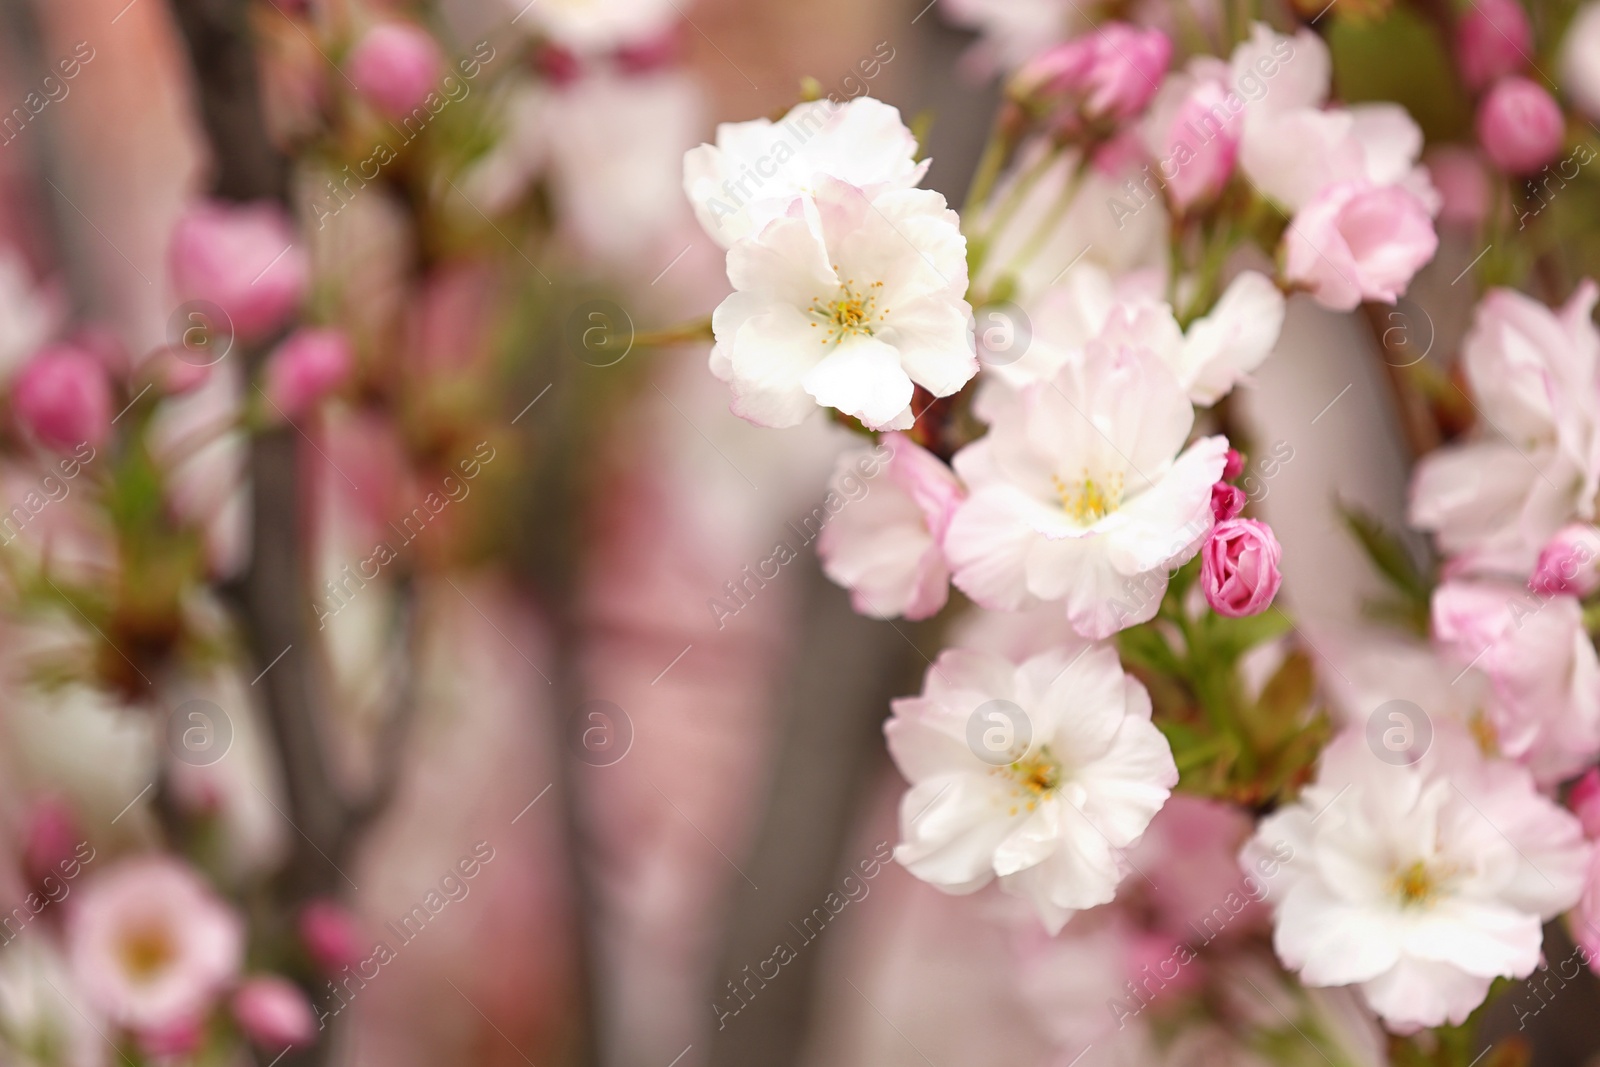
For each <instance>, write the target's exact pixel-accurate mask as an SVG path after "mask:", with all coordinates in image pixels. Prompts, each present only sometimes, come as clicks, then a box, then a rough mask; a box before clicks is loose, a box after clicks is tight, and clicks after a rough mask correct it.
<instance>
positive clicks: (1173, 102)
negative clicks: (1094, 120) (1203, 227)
mask: <svg viewBox="0 0 1600 1067" xmlns="http://www.w3.org/2000/svg"><path fill="white" fill-rule="evenodd" d="M1140 132H1141V134H1142V135H1143V138H1144V143H1145V147H1146V149H1148V150H1149V152H1150V154H1151V155H1152V156H1154V157H1155V158H1156V160H1157V161H1158V163H1159V165H1160V167H1161V177H1162V180H1163V181H1165V182H1166V193H1167V199H1168V200H1170V201H1171V203H1172V205H1173V207H1174V209H1175V210H1176V211H1179V212H1183V211H1186V210H1188V209H1189V208H1190V207H1192V206H1194V205H1196V204H1200V203H1205V202H1207V201H1209V200H1211V199H1212V198H1213V197H1215V196H1216V195H1217V194H1218V193H1219V192H1221V191H1222V187H1223V186H1224V185H1225V184H1227V181H1228V179H1229V178H1230V177H1231V176H1232V175H1233V171H1234V166H1235V165H1236V163H1237V162H1238V158H1239V139H1240V137H1241V136H1242V135H1243V132H1244V102H1243V100H1241V99H1240V97H1239V96H1238V94H1237V93H1234V92H1233V91H1232V90H1231V88H1230V85H1229V71H1228V65H1227V64H1226V63H1224V62H1223V61H1222V60H1220V59H1216V58H1214V57H1211V56H1197V57H1196V58H1194V59H1192V60H1190V62H1189V65H1188V67H1187V68H1186V69H1185V70H1183V71H1181V72H1178V73H1174V74H1172V75H1171V76H1169V77H1168V78H1167V80H1166V81H1165V82H1164V83H1163V84H1162V86H1161V90H1160V92H1158V93H1157V94H1156V98H1155V100H1154V101H1153V102H1152V103H1151V105H1150V113H1149V114H1148V115H1147V116H1146V117H1145V120H1144V122H1143V123H1142V124H1141V125H1140Z"/></svg>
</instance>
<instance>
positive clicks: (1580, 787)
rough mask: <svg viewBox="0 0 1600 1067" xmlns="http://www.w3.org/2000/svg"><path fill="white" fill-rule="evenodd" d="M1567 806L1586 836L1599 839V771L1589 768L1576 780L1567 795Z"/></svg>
mask: <svg viewBox="0 0 1600 1067" xmlns="http://www.w3.org/2000/svg"><path fill="white" fill-rule="evenodd" d="M1567 806H1568V807H1569V808H1571V809H1572V813H1573V814H1574V815H1576V816H1577V817H1578V821H1579V822H1581V823H1582V824H1583V832H1584V834H1585V835H1586V836H1588V837H1590V838H1600V770H1595V769H1593V768H1590V770H1589V773H1588V774H1585V775H1584V776H1583V777H1582V778H1579V779H1578V781H1577V783H1576V784H1575V785H1574V786H1573V787H1572V792H1571V793H1569V794H1568V795H1567Z"/></svg>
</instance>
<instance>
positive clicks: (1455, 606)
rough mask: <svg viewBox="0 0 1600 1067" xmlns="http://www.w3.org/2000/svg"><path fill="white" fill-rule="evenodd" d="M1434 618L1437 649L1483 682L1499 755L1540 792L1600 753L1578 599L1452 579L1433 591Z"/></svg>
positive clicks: (1596, 680) (1591, 664) (1598, 714)
mask: <svg viewBox="0 0 1600 1067" xmlns="http://www.w3.org/2000/svg"><path fill="white" fill-rule="evenodd" d="M1432 618H1433V638H1434V641H1435V642H1436V643H1437V645H1438V646H1439V647H1440V649H1441V650H1442V651H1443V652H1445V654H1446V655H1448V656H1449V657H1450V658H1451V659H1452V660H1454V661H1455V662H1456V663H1457V664H1460V665H1467V664H1472V665H1474V666H1476V667H1477V668H1478V669H1479V670H1481V671H1483V672H1484V674H1486V675H1488V677H1489V682H1490V684H1491V686H1492V687H1493V690H1494V695H1495V698H1496V699H1495V700H1494V701H1493V702H1492V703H1491V705H1490V707H1489V709H1488V714H1489V718H1490V721H1491V722H1492V723H1493V725H1494V732H1495V738H1496V741H1497V742H1498V744H1499V748H1500V751H1501V752H1502V753H1504V754H1505V755H1506V756H1509V757H1511V758H1512V759H1516V760H1518V761H1519V762H1522V763H1525V764H1528V765H1529V767H1530V768H1531V769H1532V771H1533V773H1534V775H1535V777H1537V778H1538V780H1539V781H1540V782H1541V783H1542V784H1550V783H1553V782H1559V781H1561V780H1562V779H1563V778H1566V777H1568V776H1570V775H1572V774H1575V773H1577V772H1578V771H1580V770H1582V769H1583V768H1584V767H1585V766H1586V765H1587V764H1589V763H1591V762H1592V761H1593V760H1594V758H1595V756H1596V754H1600V657H1597V656H1596V654H1595V649H1594V645H1593V644H1592V643H1591V642H1590V640H1589V636H1588V633H1587V632H1586V631H1585V629H1584V625H1583V609H1582V607H1581V606H1580V605H1579V604H1578V601H1577V598H1575V597H1571V596H1553V597H1550V598H1549V599H1548V600H1545V601H1544V602H1542V603H1541V602H1540V601H1538V600H1536V599H1535V598H1534V597H1533V596H1532V595H1531V594H1530V593H1528V592H1527V590H1525V589H1523V588H1521V587H1519V586H1517V585H1514V584H1512V583H1510V582H1499V581H1467V580H1461V579H1455V580H1452V581H1447V582H1445V583H1444V584H1442V585H1440V586H1439V587H1438V588H1437V589H1435V590H1434V592H1433V603H1432Z"/></svg>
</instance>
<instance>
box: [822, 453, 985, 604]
mask: <svg viewBox="0 0 1600 1067" xmlns="http://www.w3.org/2000/svg"><path fill="white" fill-rule="evenodd" d="M885 448H887V449H889V450H891V451H890V456H889V458H888V459H887V460H883V459H880V458H879V457H878V455H877V453H878V452H882V451H883V450H884V449H885ZM879 465H882V467H883V469H882V470H879V469H878V467H879ZM868 470H871V471H872V474H870V475H869V474H867V473H866V472H867V471H868ZM829 488H830V489H831V490H832V491H833V492H834V493H835V494H838V496H839V497H840V498H841V499H842V500H843V501H844V505H843V507H842V508H841V510H840V511H839V513H838V514H837V515H836V516H835V517H834V519H833V521H832V522H830V523H829V524H828V525H827V526H826V527H824V528H823V530H822V535H821V536H820V537H819V538H818V540H817V552H818V554H819V555H820V556H821V557H822V569H823V571H824V572H825V573H826V574H827V575H828V577H829V578H831V579H833V580H834V581H835V582H837V583H838V584H840V585H842V586H844V587H845V588H847V589H849V590H850V591H851V602H852V603H853V604H854V605H855V609H856V610H857V611H859V612H861V613H862V614H863V615H871V616H874V617H876V618H893V617H894V616H897V615H903V616H904V617H906V618H908V619H926V618H928V617H929V616H931V615H934V614H936V613H937V612H938V611H939V609H940V608H942V607H944V604H945V600H946V599H947V598H948V597H949V594H950V568H949V566H948V565H947V564H946V563H945V559H944V551H943V549H942V548H941V547H940V542H941V541H942V540H943V538H944V532H945V529H946V527H948V526H949V525H950V517H951V516H952V515H953V514H955V509H956V507H957V505H959V504H960V503H961V501H962V499H963V498H964V497H965V495H966V494H965V493H964V492H963V490H962V488H961V483H960V482H959V481H957V479H956V476H955V474H953V473H952V472H951V470H950V468H949V467H948V466H946V465H945V463H944V462H943V461H942V460H940V459H939V458H938V457H937V456H935V455H933V454H932V453H931V452H928V451H927V450H926V449H924V448H921V447H919V446H918V445H916V444H914V443H913V442H912V441H911V439H910V438H908V437H906V436H905V435H904V434H898V433H895V434H886V435H884V437H883V440H882V444H881V445H880V448H879V449H878V450H877V452H868V451H864V450H862V451H853V452H849V453H846V454H845V455H843V456H841V457H840V458H839V465H838V468H837V470H836V471H835V473H834V477H833V481H832V482H831V483H830V485H829Z"/></svg>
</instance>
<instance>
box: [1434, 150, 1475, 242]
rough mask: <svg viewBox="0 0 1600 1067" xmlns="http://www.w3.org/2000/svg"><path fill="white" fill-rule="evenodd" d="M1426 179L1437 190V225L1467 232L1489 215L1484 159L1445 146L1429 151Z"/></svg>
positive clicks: (1467, 151)
mask: <svg viewBox="0 0 1600 1067" xmlns="http://www.w3.org/2000/svg"><path fill="white" fill-rule="evenodd" d="M1427 166H1428V176H1429V177H1430V178H1431V179H1432V180H1433V185H1434V188H1436V189H1438V190H1439V200H1440V206H1439V221H1440V222H1441V223H1444V224H1446V225H1450V226H1460V227H1462V228H1463V229H1470V228H1472V227H1475V226H1477V225H1478V224H1479V223H1480V222H1482V221H1483V218H1484V216H1485V215H1487V214H1488V213H1489V175H1488V174H1487V173H1486V172H1485V171H1484V166H1483V159H1482V157H1480V156H1479V155H1478V153H1477V152H1474V151H1473V150H1472V149H1470V148H1463V147H1461V146H1459V145H1444V146H1441V147H1439V148H1435V149H1431V150H1430V151H1429V152H1428V158H1427Z"/></svg>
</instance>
